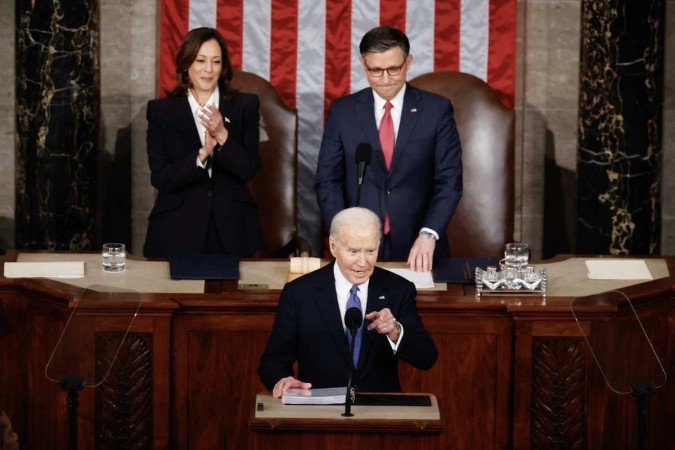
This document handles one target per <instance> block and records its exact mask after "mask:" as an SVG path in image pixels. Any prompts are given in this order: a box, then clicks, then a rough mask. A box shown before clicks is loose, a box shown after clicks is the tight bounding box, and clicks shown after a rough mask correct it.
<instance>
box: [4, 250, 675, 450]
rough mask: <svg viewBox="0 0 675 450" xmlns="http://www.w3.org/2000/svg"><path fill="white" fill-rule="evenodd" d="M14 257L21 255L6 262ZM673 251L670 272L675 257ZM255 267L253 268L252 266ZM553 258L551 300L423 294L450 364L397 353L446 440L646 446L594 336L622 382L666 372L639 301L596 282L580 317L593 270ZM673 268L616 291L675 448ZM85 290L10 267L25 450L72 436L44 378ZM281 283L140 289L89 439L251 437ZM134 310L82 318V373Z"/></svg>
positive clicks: (171, 443) (85, 418) (78, 349)
mask: <svg viewBox="0 0 675 450" xmlns="http://www.w3.org/2000/svg"><path fill="white" fill-rule="evenodd" d="M17 256H18V255H17V253H16V252H10V253H9V254H8V255H7V256H6V260H10V261H11V260H15V259H16V258H17ZM664 260H665V263H664V264H665V267H667V269H668V271H669V273H670V274H673V273H675V258H665V259H664ZM138 262H139V264H137V267H138V268H139V269H138V270H142V266H143V264H140V263H141V261H138ZM247 264H252V265H251V266H249V269H251V268H252V270H253V272H252V273H255V271H256V269H255V267H256V266H255V263H254V262H248V263H247ZM662 264H663V263H662ZM131 266H133V265H130V267H131ZM553 267H555V266H553ZM559 267H563V266H559ZM548 270H549V279H550V281H551V283H552V285H554V286H556V291H555V295H550V296H548V297H547V298H545V299H544V298H542V297H540V296H535V297H527V296H520V297H518V296H503V297H498V296H491V297H483V298H480V299H477V298H475V296H474V293H473V287H472V286H456V285H451V286H447V288H446V289H445V290H433V291H425V292H420V293H419V295H418V309H419V311H420V314H421V316H422V318H423V320H424V323H425V325H426V327H427V328H428V329H429V331H430V332H431V334H432V336H433V337H434V340H435V342H436V345H437V347H438V349H439V360H438V363H437V364H436V366H435V367H434V368H433V369H432V370H431V371H428V372H421V371H417V370H414V369H411V368H410V367H408V366H405V365H402V366H401V373H402V379H403V384H404V390H405V391H408V392H430V393H433V394H435V395H436V397H437V398H438V403H439V405H440V407H441V413H442V416H443V417H444V421H445V432H443V433H441V435H440V437H439V439H440V441H439V448H443V449H455V448H480V449H504V448H515V449H528V448H551V447H552V446H553V447H556V448H593V449H595V448H630V447H633V446H632V444H627V443H633V442H637V418H636V413H635V410H636V408H635V400H634V399H633V398H632V397H631V396H630V395H619V394H616V393H614V392H613V391H612V390H611V389H610V388H609V387H607V385H606V383H605V379H604V378H603V375H602V373H601V372H600V371H599V370H598V368H597V367H596V363H595V360H594V359H593V355H592V354H591V352H590V350H589V346H588V344H587V342H586V340H585V339H584V337H583V333H585V334H587V335H588V336H589V337H590V338H589V339H590V343H591V346H592V348H593V349H594V350H595V352H596V354H597V353H600V354H601V358H602V363H603V364H605V365H606V367H605V372H608V373H609V377H611V379H612V380H627V379H630V378H631V377H635V378H639V377H651V376H656V375H654V374H658V371H657V368H655V367H654V364H653V360H654V357H653V356H652V355H650V354H649V352H646V351H643V350H644V348H643V347H644V346H643V345H641V343H643V342H644V338H643V337H642V331H641V329H640V328H639V327H638V326H637V325H636V323H637V322H636V320H635V317H634V315H633V310H632V309H631V308H630V305H629V304H628V302H627V301H626V300H625V299H624V298H623V297H622V296H621V295H618V294H616V293H608V292H605V291H606V290H607V289H608V288H607V286H606V285H603V284H599V285H598V286H597V287H598V289H599V290H597V293H594V294H592V295H590V296H589V297H587V298H585V299H584V301H583V302H582V303H575V304H577V305H578V307H577V308H575V312H576V314H577V316H578V318H579V321H580V323H581V328H580V326H579V325H578V324H577V322H576V321H575V319H574V316H573V315H572V313H571V309H570V302H571V300H572V299H573V298H574V297H576V296H577V295H578V293H577V289H578V288H579V286H578V284H584V285H586V286H587V285H588V280H579V283H578V284H569V292H571V293H572V294H570V295H565V293H564V291H565V284H566V283H568V282H567V281H566V282H565V283H561V282H560V281H561V280H562V279H563V278H561V277H558V275H557V274H556V272H555V270H553V269H552V268H550V267H549V268H548ZM97 275H98V274H97ZM129 275H130V274H127V276H129ZM132 275H133V274H132ZM112 276H114V275H112ZM561 276H562V275H561ZM565 276H567V277H569V276H570V275H569V273H568V274H567V275H565ZM142 278H143V277H140V279H141V280H142ZM673 279H674V278H673V277H672V276H667V277H665V278H661V279H656V280H653V281H649V282H645V283H639V284H633V285H630V286H626V287H622V288H620V291H621V292H623V293H625V294H626V296H627V297H628V298H630V300H631V302H632V304H633V305H634V307H635V310H636V311H637V313H638V315H639V317H640V320H641V321H642V323H643V324H644V327H645V330H646V332H647V334H648V335H649V337H650V338H651V340H652V342H653V344H654V349H655V351H656V353H657V354H658V356H659V359H660V360H661V362H662V363H663V365H664V366H665V369H666V370H667V371H668V374H669V375H670V376H671V378H670V379H669V380H668V383H667V384H666V385H665V386H664V387H662V388H660V389H658V390H657V391H656V392H655V393H654V394H653V395H651V396H650V397H649V399H648V416H647V439H648V448H663V449H668V448H675V434H674V433H672V431H671V430H670V428H671V427H672V418H673V417H675V381H673V380H675V301H674V300H673V298H674V295H673V285H674V284H673ZM591 284H592V283H591ZM628 284H630V283H628ZM125 287H126V288H128V289H133V286H125ZM83 289H84V288H83V287H82V286H79V287H78V286H74V285H69V284H66V283H64V282H63V281H55V280H48V279H39V280H38V279H13V280H9V279H4V278H3V279H0V380H1V381H0V408H2V409H4V410H6V411H7V412H8V413H9V415H10V417H11V418H12V421H13V423H14V427H15V430H16V431H17V433H18V434H19V438H20V441H21V445H22V449H45V448H55V449H66V448H67V446H68V417H67V408H66V394H65V391H63V389H61V388H59V387H58V385H57V384H56V383H54V382H52V381H49V380H48V378H47V377H46V376H45V365H46V363H47V360H48V359H49V356H50V354H51V351H52V349H53V348H54V346H55V344H56V342H57V340H58V338H59V336H60V334H61V331H62V330H63V329H64V326H65V323H66V321H67V319H68V317H69V315H70V313H71V311H72V309H73V307H74V306H75V304H76V302H75V300H76V299H77V298H78V297H79V296H81V295H82V293H83ZM278 294H279V291H278V290H277V289H267V290H256V289H243V290H231V291H226V292H221V293H215V294H199V293H185V292H183V293H155V292H143V293H141V294H139V296H138V298H139V299H141V300H142V304H141V308H140V311H139V313H138V315H137V316H136V317H135V319H134V320H133V324H132V327H131V331H130V334H129V335H128V336H127V340H126V342H125V344H124V345H123V347H122V350H121V351H120V353H119V355H118V356H117V359H116V361H115V363H114V365H113V368H112V370H111V373H110V375H109V376H108V378H107V379H106V381H105V382H103V383H102V385H101V386H99V387H98V388H96V389H93V388H91V389H88V388H85V389H84V390H83V391H82V392H81V393H80V395H79V401H80V406H79V413H80V414H79V418H80V419H79V432H80V433H79V437H80V440H79V442H80V448H81V449H94V448H96V449H108V448H109V449H125V448H136V449H138V448H157V449H162V448H176V449H190V450H193V449H214V448H218V449H221V448H227V449H236V450H240V449H248V448H252V447H253V441H252V439H253V437H252V431H251V430H249V428H248V422H249V419H250V416H251V407H252V405H253V404H254V399H255V397H256V394H257V393H259V392H260V391H262V390H264V387H263V386H262V384H261V383H260V382H259V381H258V378H257V375H256V368H257V365H258V361H259V357H260V354H261V353H262V350H263V347H264V345H265V343H266V341H267V336H268V333H269V331H270V329H271V326H272V321H273V319H274V313H275V309H276V305H277V299H278ZM83 307H84V306H83ZM130 308H132V307H131V306H130V304H129V303H124V302H123V303H120V304H117V303H115V302H114V301H110V299H108V300H106V299H105V298H101V302H100V303H95V302H94V303H91V302H89V303H87V304H86V313H87V314H86V315H85V316H84V318H83V319H82V320H84V321H85V322H84V323H86V324H88V326H84V327H80V328H81V329H80V331H79V334H80V336H79V340H77V342H78V343H79V345H75V344H73V348H72V352H74V354H76V355H78V358H79V364H80V368H81V370H82V372H83V373H94V374H96V373H97V372H96V371H97V370H99V371H100V370H103V368H106V367H107V366H106V362H109V361H110V360H111V359H112V357H113V356H114V353H115V352H116V349H117V346H116V345H115V342H119V340H120V339H121V338H122V337H123V336H124V333H125V330H126V327H127V325H128V323H129V318H130V314H132V312H130ZM582 330H583V333H582ZM606 375H607V373H606ZM100 376H101V375H100V372H99V373H98V374H96V375H95V378H98V377H100Z"/></svg>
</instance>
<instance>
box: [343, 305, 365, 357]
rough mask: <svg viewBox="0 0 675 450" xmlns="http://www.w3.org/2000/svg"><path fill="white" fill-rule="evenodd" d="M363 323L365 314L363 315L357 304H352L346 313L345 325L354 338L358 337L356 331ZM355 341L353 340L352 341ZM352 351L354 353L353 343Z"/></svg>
mask: <svg viewBox="0 0 675 450" xmlns="http://www.w3.org/2000/svg"><path fill="white" fill-rule="evenodd" d="M362 323H363V316H362V315H361V310H360V309H359V308H357V307H355V306H352V307H351V308H349V309H348V310H347V312H346V313H345V325H347V329H348V330H349V332H350V333H351V335H352V338H355V337H356V332H357V331H358V329H359V327H360V326H361V324H362ZM352 342H353V341H352ZM352 353H354V348H353V345H352Z"/></svg>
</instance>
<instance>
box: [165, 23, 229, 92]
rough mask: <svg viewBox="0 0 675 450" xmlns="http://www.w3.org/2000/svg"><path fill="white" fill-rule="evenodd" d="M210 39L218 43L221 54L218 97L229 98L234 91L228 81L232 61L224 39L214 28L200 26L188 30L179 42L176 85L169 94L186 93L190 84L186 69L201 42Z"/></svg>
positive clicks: (193, 58)
mask: <svg viewBox="0 0 675 450" xmlns="http://www.w3.org/2000/svg"><path fill="white" fill-rule="evenodd" d="M212 39H214V40H215V41H216V42H217V43H218V45H219V46H220V51H221V53H222V54H223V70H222V72H221V73H220V76H219V77H218V89H219V90H220V97H221V98H223V99H230V98H231V97H232V95H233V94H234V93H235V92H236V91H235V90H234V89H232V88H231V87H230V81H232V62H231V61H230V54H229V53H228V51H227V43H226V42H225V39H224V38H223V36H222V35H221V34H220V33H219V32H218V30H216V29H215V28H209V27H200V28H194V29H192V30H190V31H189V32H188V34H186V35H185V37H184V38H183V42H182V43H181V44H180V48H179V49H178V54H176V78H177V80H176V81H177V82H176V87H175V88H174V89H173V90H172V91H171V92H169V95H170V96H172V97H181V96H183V95H185V94H187V91H188V89H190V86H191V82H190V77H189V76H188V69H189V68H190V66H191V65H192V63H193V62H194V61H195V59H197V53H199V49H200V48H201V46H202V44H203V43H204V42H207V41H210V40H212Z"/></svg>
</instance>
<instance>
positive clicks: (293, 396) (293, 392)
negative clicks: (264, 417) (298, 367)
mask: <svg viewBox="0 0 675 450" xmlns="http://www.w3.org/2000/svg"><path fill="white" fill-rule="evenodd" d="M346 396H347V387H346V386H343V387H335V388H323V389H289V390H287V391H286V392H284V395H282V396H281V402H282V403H283V404H285V405H341V404H344V402H345V397H346Z"/></svg>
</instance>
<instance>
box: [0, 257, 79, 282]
mask: <svg viewBox="0 0 675 450" xmlns="http://www.w3.org/2000/svg"><path fill="white" fill-rule="evenodd" d="M83 277H84V261H52V262H6V263H5V278H83Z"/></svg>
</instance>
